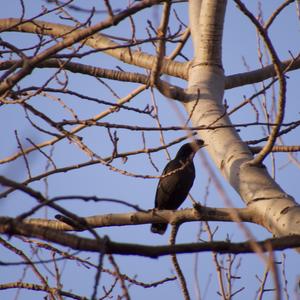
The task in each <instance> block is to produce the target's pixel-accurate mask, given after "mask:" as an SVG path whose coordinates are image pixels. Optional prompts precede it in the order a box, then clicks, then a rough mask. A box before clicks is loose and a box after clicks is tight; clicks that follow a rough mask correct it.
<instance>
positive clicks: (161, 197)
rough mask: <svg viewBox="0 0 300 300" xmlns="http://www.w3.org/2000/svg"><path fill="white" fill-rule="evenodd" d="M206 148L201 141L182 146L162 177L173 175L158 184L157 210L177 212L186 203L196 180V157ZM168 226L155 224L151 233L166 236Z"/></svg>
mask: <svg viewBox="0 0 300 300" xmlns="http://www.w3.org/2000/svg"><path fill="white" fill-rule="evenodd" d="M205 146H206V145H205V144H204V141H203V140H201V139H198V140H195V141H193V142H191V143H186V144H184V145H183V146H181V148H180V149H179V151H178V152H177V154H176V156H175V158H174V159H173V160H171V161H169V162H168V163H167V165H166V166H165V168H164V170H163V172H162V174H161V175H162V176H163V175H166V174H168V173H170V172H171V174H170V175H169V176H163V177H161V178H160V180H159V182H158V185H157V189H156V195H155V203H154V206H155V209H158V210H162V209H169V210H175V209H177V208H178V207H179V206H180V205H181V204H182V203H183V202H184V200H185V199H186V197H187V195H188V193H189V191H190V189H191V187H192V185H193V183H194V179H195V166H194V162H193V159H194V156H195V154H196V152H197V151H198V150H199V149H200V148H202V147H205ZM176 170H177V171H176ZM167 226H168V224H167V223H153V224H152V225H151V231H152V232H153V233H157V234H164V233H165V231H166V230H167Z"/></svg>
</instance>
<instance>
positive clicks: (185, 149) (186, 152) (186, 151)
mask: <svg viewBox="0 0 300 300" xmlns="http://www.w3.org/2000/svg"><path fill="white" fill-rule="evenodd" d="M205 146H206V144H204V141H203V140H200V139H198V140H194V141H193V142H191V143H187V144H184V145H183V146H181V148H180V149H179V151H178V152H177V155H176V158H179V159H181V160H186V159H193V157H194V155H195V153H196V152H197V151H198V150H199V149H200V148H202V147H205Z"/></svg>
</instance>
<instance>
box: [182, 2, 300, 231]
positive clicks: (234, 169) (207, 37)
mask: <svg viewBox="0 0 300 300" xmlns="http://www.w3.org/2000/svg"><path fill="white" fill-rule="evenodd" d="M197 2H199V1H197V0H191V1H190V11H192V13H191V14H190V25H191V27H194V26H198V27H197V28H191V33H192V38H193V43H194V52H195V58H194V63H193V67H192V68H191V70H190V74H189V82H188V93H189V95H190V96H189V102H187V103H186V104H185V107H186V110H187V112H188V113H189V114H191V113H192V112H193V114H192V117H191V121H192V123H193V125H194V126H199V125H206V126H209V125H211V124H212V123H213V124H214V125H222V124H223V125H231V122H230V120H229V118H228V117H227V116H223V114H224V107H223V105H222V99H223V92H224V72H223V69H222V67H221V66H222V59H221V54H222V51H221V43H222V31H223V21H224V15H225V8H226V1H225V0H222V1H220V0H203V1H202V3H201V5H197ZM196 101H197V102H196ZM199 135H201V137H202V138H203V139H204V140H205V142H206V143H207V144H208V145H209V146H208V147H207V149H208V151H209V154H210V155H211V157H212V159H213V160H214V162H215V163H216V165H217V167H218V168H219V169H220V171H221V172H222V174H223V176H224V177H225V178H226V179H227V180H228V181H229V183H230V184H231V185H232V187H233V188H234V189H235V190H236V191H237V192H238V193H239V194H240V196H241V198H242V200H243V201H244V203H245V204H246V205H247V206H248V207H249V208H251V209H252V210H253V212H254V213H255V214H256V220H257V223H258V224H261V225H263V226H264V227H265V228H266V229H268V230H269V231H270V232H272V233H273V234H274V235H276V236H280V235H289V234H300V206H299V205H297V203H296V202H295V201H294V199H293V198H292V197H291V196H289V195H287V194H286V193H285V192H284V191H283V189H282V188H281V187H280V186H279V185H278V184H277V183H276V182H275V181H274V180H273V179H272V178H271V177H270V175H269V174H268V172H267V170H266V169H265V168H264V167H259V166H252V165H251V164H249V163H248V162H249V161H250V160H251V159H252V158H253V156H252V154H251V152H250V151H249V149H248V147H247V145H246V144H245V143H244V142H243V141H242V140H241V138H240V137H239V135H238V133H237V132H236V131H235V129H234V128H220V129H217V130H206V131H199Z"/></svg>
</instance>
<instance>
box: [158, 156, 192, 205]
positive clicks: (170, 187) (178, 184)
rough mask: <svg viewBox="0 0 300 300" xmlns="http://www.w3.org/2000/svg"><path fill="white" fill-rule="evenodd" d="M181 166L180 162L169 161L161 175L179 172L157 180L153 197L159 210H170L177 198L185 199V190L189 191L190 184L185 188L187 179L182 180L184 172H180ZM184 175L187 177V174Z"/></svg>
mask: <svg viewBox="0 0 300 300" xmlns="http://www.w3.org/2000/svg"><path fill="white" fill-rule="evenodd" d="M182 166H183V165H182V163H181V162H180V161H178V160H171V161H170V162H169V163H168V164H167V165H166V167H165V168H164V170H163V173H162V175H166V174H168V173H170V172H173V171H176V170H177V169H179V170H178V171H176V172H174V173H173V174H171V175H169V176H166V177H163V178H161V179H160V180H159V183H158V186H157V190H156V196H155V207H157V208H160V209H168V208H169V209H170V208H172V206H173V205H175V203H176V202H177V201H176V199H177V198H182V197H184V198H185V197H186V193H187V192H186V190H189V188H190V184H188V185H189V186H186V180H188V178H183V175H185V174H184V173H185V171H183V170H181V168H182ZM186 175H187V176H189V174H186ZM188 181H189V180H188ZM192 181H193V179H192ZM191 184H192V183H191ZM181 194H182V195H181ZM170 200H171V201H170ZM172 200H173V201H172ZM174 200H175V202H174ZM169 206H170V207H169ZM175 206H176V205H175Z"/></svg>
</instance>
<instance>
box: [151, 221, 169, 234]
mask: <svg viewBox="0 0 300 300" xmlns="http://www.w3.org/2000/svg"><path fill="white" fill-rule="evenodd" d="M167 227H168V224H166V223H157V224H152V225H151V231H152V232H153V233H158V234H164V233H165V232H166V230H167Z"/></svg>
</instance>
